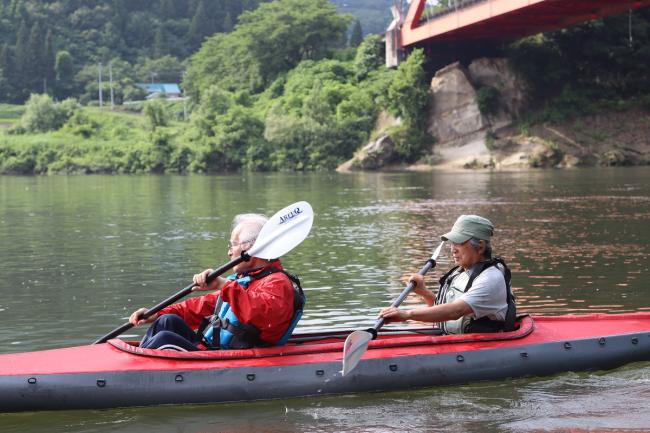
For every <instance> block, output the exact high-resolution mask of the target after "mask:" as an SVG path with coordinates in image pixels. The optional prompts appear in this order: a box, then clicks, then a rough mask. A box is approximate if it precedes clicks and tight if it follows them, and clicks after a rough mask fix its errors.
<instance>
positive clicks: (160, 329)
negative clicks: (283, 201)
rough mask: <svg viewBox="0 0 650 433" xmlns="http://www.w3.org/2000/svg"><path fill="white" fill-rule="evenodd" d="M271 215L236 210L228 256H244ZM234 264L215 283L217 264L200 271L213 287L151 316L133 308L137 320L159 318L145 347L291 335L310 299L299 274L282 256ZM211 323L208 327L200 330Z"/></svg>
mask: <svg viewBox="0 0 650 433" xmlns="http://www.w3.org/2000/svg"><path fill="white" fill-rule="evenodd" d="M266 221H267V218H266V217H264V216H263V215H257V214H243V215H238V216H236V217H235V219H234V221H233V227H234V228H233V230H232V233H231V235H230V241H229V242H228V256H229V257H231V258H234V257H239V256H240V255H241V253H242V252H243V251H246V250H247V249H249V248H251V247H252V246H253V244H254V242H255V239H256V238H257V236H258V234H259V233H260V231H261V230H262V227H263V226H264V224H265V223H266ZM233 270H234V271H235V274H233V275H231V276H230V277H229V278H223V277H218V278H215V279H214V280H213V281H211V282H210V283H209V284H206V279H207V276H208V275H209V274H210V273H211V272H212V269H206V270H205V271H203V272H201V273H199V274H196V275H194V279H193V281H194V283H195V284H196V287H195V288H194V290H196V291H211V292H212V293H209V294H206V295H203V296H201V297H195V298H190V299H188V300H186V301H184V302H180V303H177V304H173V305H170V306H168V307H166V308H164V309H162V310H161V311H160V312H158V313H157V314H154V315H153V316H151V317H149V318H148V319H142V314H143V313H144V312H145V311H147V309H146V308H140V309H138V310H136V311H135V312H133V314H131V317H130V318H129V322H130V323H131V324H133V325H136V326H137V325H142V324H145V323H151V322H154V323H153V324H152V325H151V327H150V328H149V330H148V331H147V333H146V335H145V336H144V338H143V339H142V342H141V343H140V347H142V348H148V349H171V350H178V351H195V350H201V349H204V348H210V349H218V348H220V349H242V348H249V347H253V346H267V345H274V344H278V343H280V344H281V343H282V342H283V341H285V340H286V339H287V338H288V336H289V335H287V334H290V332H291V330H292V329H293V327H295V324H296V322H297V319H299V317H296V309H300V310H302V304H303V303H304V298H303V296H304V295H303V294H302V290H301V289H300V285H299V282H298V280H297V278H295V277H293V276H292V275H290V274H288V273H287V272H285V271H284V270H283V268H282V264H281V263H280V260H277V259H276V260H265V259H261V258H259V257H251V258H250V260H248V261H245V262H242V263H239V264H238V265H236V266H235V267H234V268H233ZM296 299H297V300H298V301H302V302H295V300H296ZM210 316H211V320H210V321H209V322H208V321H207V320H206V319H207V318H208V317H210ZM206 324H207V325H208V326H207V330H204V329H198V332H197V331H196V330H197V328H203V327H204V326H202V325H206Z"/></svg>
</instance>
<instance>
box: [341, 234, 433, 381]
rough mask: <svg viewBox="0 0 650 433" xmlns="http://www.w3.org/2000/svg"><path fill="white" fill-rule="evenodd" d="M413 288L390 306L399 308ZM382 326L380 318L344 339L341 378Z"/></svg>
mask: <svg viewBox="0 0 650 433" xmlns="http://www.w3.org/2000/svg"><path fill="white" fill-rule="evenodd" d="M444 244H445V242H444V241H442V242H441V243H440V245H438V248H436V250H435V251H434V252H433V255H432V256H431V257H430V258H429V259H428V260H427V262H426V264H425V265H424V266H423V267H422V269H420V271H419V272H418V273H419V274H420V275H424V274H426V273H427V272H428V271H429V269H431V268H433V267H435V266H436V259H437V258H438V256H439V255H440V251H441V250H442V246H443V245H444ZM414 288H415V283H414V282H412V281H411V282H410V283H409V284H408V285H407V286H406V287H405V288H404V290H402V293H401V294H400V295H399V297H398V298H397V299H395V301H394V302H393V303H392V304H391V306H392V307H399V305H400V304H401V303H402V301H403V300H404V299H406V297H407V296H408V294H409V293H410V292H411V290H413V289H414ZM382 326H384V318H383V317H381V318H379V319H377V321H376V322H375V325H374V326H373V327H372V328H369V329H367V330H365V331H354V332H353V333H352V334H350V335H348V338H346V339H345V344H343V376H345V375H346V374H348V373H349V372H351V371H352V370H353V369H354V367H356V366H357V364H358V363H359V361H360V360H361V357H362V356H363V354H364V353H366V350H367V349H368V343H370V340H374V339H375V338H377V331H379V328H381V327H382Z"/></svg>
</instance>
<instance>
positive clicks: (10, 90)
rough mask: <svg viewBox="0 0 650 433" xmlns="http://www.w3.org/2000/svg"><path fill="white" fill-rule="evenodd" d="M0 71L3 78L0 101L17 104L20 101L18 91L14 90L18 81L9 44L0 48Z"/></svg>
mask: <svg viewBox="0 0 650 433" xmlns="http://www.w3.org/2000/svg"><path fill="white" fill-rule="evenodd" d="M0 70H2V76H3V78H4V86H3V91H2V93H0V95H2V96H0V101H3V102H19V101H20V99H21V96H20V91H18V90H17V89H16V87H15V86H16V84H17V83H18V80H17V79H16V64H15V61H14V55H13V50H12V48H11V47H10V46H9V44H7V43H5V44H3V45H2V48H0Z"/></svg>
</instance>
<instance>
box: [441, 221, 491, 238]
mask: <svg viewBox="0 0 650 433" xmlns="http://www.w3.org/2000/svg"><path fill="white" fill-rule="evenodd" d="M493 233H494V226H493V225H492V223H491V222H490V220H489V219H486V218H483V217H480V216H478V215H461V216H459V217H458V219H457V220H456V222H455V223H454V226H453V227H452V228H451V231H450V232H449V233H445V234H444V235H442V236H440V239H442V240H443V241H451V242H453V243H455V244H462V243H463V242H467V241H468V240H470V238H476V239H483V240H486V241H489V240H490V237H492V234H493Z"/></svg>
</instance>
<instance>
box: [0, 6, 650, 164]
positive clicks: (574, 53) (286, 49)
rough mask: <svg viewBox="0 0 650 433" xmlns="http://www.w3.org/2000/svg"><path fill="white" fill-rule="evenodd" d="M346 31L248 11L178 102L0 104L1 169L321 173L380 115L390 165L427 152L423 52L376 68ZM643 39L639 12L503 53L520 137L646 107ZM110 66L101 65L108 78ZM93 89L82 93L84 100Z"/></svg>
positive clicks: (493, 95)
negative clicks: (541, 126)
mask: <svg viewBox="0 0 650 433" xmlns="http://www.w3.org/2000/svg"><path fill="white" fill-rule="evenodd" d="M36 3H38V4H40V5H41V6H40V7H45V6H43V5H44V4H45V3H43V2H40V3H39V2H34V4H36ZM127 3H128V4H129V5H131V3H130V2H127ZM136 3H137V4H138V5H141V4H143V3H147V2H144V1H143V2H133V4H136ZM169 3H170V4H172V3H174V2H173V1H172V2H169ZM183 3H184V4H186V5H187V7H188V9H187V10H188V15H187V18H184V19H186V20H189V19H190V18H189V11H190V6H192V5H195V6H196V8H197V9H195V10H199V9H198V8H199V7H200V6H201V2H196V1H195V2H191V1H190V2H183ZM19 4H23V5H28V4H32V3H31V2H29V1H27V0H24V1H21V0H16V1H13V2H11V4H10V5H13V6H11V7H10V6H7V5H5V6H3V8H4V9H3V11H4V12H6V11H7V10H9V9H11V10H12V11H15V10H17V9H16V5H19ZM47 4H48V5H50V6H49V7H51V6H52V5H54V4H60V5H62V4H68V5H69V6H70V7H72V2H70V3H68V2H48V3H47ZM90 4H93V3H92V2H84V6H79V7H78V8H77V9H74V11H76V10H79V9H83V8H84V7H90V6H88V5H90ZM106 4H107V5H113V6H112V7H115V8H117V7H118V6H119V5H120V4H121V3H120V2H117V1H113V2H107V3H106ZM151 4H153V3H151ZM151 4H150V5H151ZM156 4H157V5H158V3H156ZM223 4H224V5H227V4H229V3H228V2H226V1H224V2H223ZM241 4H244V3H241ZM247 4H249V5H252V4H253V2H249V3H247ZM3 5H4V3H3ZM32 6H33V5H32ZM158 6H160V5H158ZM106 7H109V6H106ZM125 7H126V6H125ZM129 7H135V6H129ZM96 8H99V9H101V6H100V5H99V3H97V4H96ZM36 9H37V8H36ZM36 9H35V8H32V9H29V8H27V10H28V13H32V12H33V10H36ZM109 9H110V8H109ZM116 10H120V9H116ZM134 14H136V13H135V12H134ZM195 14H196V13H195ZM73 15H74V13H73ZM136 15H137V14H136ZM5 21H6V20H5ZM354 21H355V20H354V18H353V17H351V16H350V15H347V14H341V13H340V12H339V11H337V9H336V6H335V5H334V4H333V3H332V2H330V1H328V0H276V1H273V2H260V3H259V5H258V7H257V8H256V9H254V10H248V11H244V12H242V13H241V14H240V15H239V18H238V19H237V24H236V25H235V27H234V28H233V30H232V31H231V32H228V33H216V34H214V35H212V36H210V37H208V38H207V39H205V41H204V42H203V43H202V44H201V45H200V48H199V49H198V50H197V51H196V52H195V53H194V54H193V55H191V56H190V58H189V59H188V60H187V61H186V62H185V64H183V65H182V68H183V69H182V70H183V71H186V75H185V78H184V80H183V85H184V88H185V89H186V91H187V94H188V95H189V97H190V98H189V99H188V100H186V101H176V102H172V101H165V100H153V101H148V102H146V103H139V104H130V105H124V106H118V108H117V110H116V111H115V112H110V111H109V110H108V109H106V108H104V110H100V109H98V108H89V107H86V106H83V104H82V105H80V104H79V102H81V103H83V102H85V101H86V100H85V99H84V98H86V96H82V97H80V98H79V99H76V100H74V99H65V98H63V97H61V96H60V95H58V96H57V94H56V93H55V92H54V95H53V96H52V95H51V94H50V95H43V94H40V95H38V94H34V95H32V96H31V97H30V98H29V101H28V102H27V104H26V106H25V107H21V106H10V105H0V128H1V129H0V173H5V174H8V173H11V174H33V173H38V174H40V173H60V172H63V173H73V172H80V173H114V172H119V173H142V172H145V173H147V172H152V173H162V172H165V173H214V172H225V171H237V170H330V169H333V168H335V167H337V166H338V165H339V164H340V163H341V162H343V161H345V160H347V159H349V158H350V157H351V156H352V155H353V153H354V152H355V151H356V150H357V149H358V148H359V147H360V146H362V145H364V144H365V143H367V142H368V140H369V139H371V138H373V137H372V136H371V135H372V132H373V129H374V126H375V123H376V120H377V117H378V115H379V113H381V112H383V111H388V112H391V113H392V114H393V115H395V116H397V117H399V118H400V119H401V123H400V124H399V125H398V126H394V127H393V128H392V129H391V130H390V131H389V132H390V135H391V137H392V138H393V141H394V142H395V148H396V149H395V150H396V157H395V162H397V163H409V162H412V161H415V160H417V159H418V158H421V157H423V156H426V153H427V152H428V151H430V150H431V146H432V142H433V138H432V137H431V136H429V135H428V134H427V133H426V131H427V124H426V122H427V119H426V113H427V104H428V103H429V93H428V87H429V82H430V78H431V76H430V75H427V74H429V73H431V72H432V71H428V69H427V68H426V59H425V57H424V55H423V52H422V51H421V50H414V51H413V52H412V53H411V55H410V56H409V57H408V59H407V60H406V61H405V62H404V63H403V64H402V65H401V66H400V67H399V68H398V69H397V70H388V69H386V68H385V67H384V52H383V43H382V41H381V38H380V37H379V36H377V35H370V36H367V37H366V38H365V39H364V40H363V42H362V43H361V44H360V45H359V46H358V47H354V46H348V45H349V29H350V28H351V26H352V25H353V24H354ZM14 24H15V23H14ZM3 25H7V24H6V22H4V24H3ZM188 28H189V27H188ZM649 29H650V14H649V11H648V9H643V10H640V11H635V12H634V16H633V21H632V27H631V28H630V27H629V26H628V17H627V16H619V17H612V18H608V19H604V20H598V21H594V22H590V23H587V24H584V25H582V26H577V27H574V28H572V29H568V30H563V31H559V32H554V33H551V34H546V35H538V36H535V37H531V38H527V39H524V40H521V41H518V42H516V43H513V44H509V45H506V46H504V47H502V52H503V54H504V55H507V56H508V57H509V59H510V60H511V62H512V63H513V64H514V65H515V67H516V68H517V69H518V70H519V72H520V73H521V74H522V75H523V76H524V77H525V78H526V79H527V81H528V82H529V84H530V87H531V89H532V92H531V96H532V97H531V101H530V104H529V107H528V109H527V110H526V112H525V113H524V115H523V118H522V125H521V128H522V129H525V128H530V126H531V125H534V124H536V123H540V122H547V121H550V120H553V119H570V118H571V117H572V116H579V115H584V114H586V113H594V112H598V111H599V110H603V109H625V108H629V107H637V108H639V109H647V108H644V107H648V106H649V105H650V104H649V103H648V100H649V99H650V97H649V96H648V94H649V89H648V85H647V83H648V82H650V81H648V79H649V78H650V77H648V74H649V72H648V69H647V67H646V65H647V64H650V32H649ZM630 32H631V33H632V35H633V39H632V41H630V38H629V35H630ZM2 34H3V35H5V33H2ZM6 45H7V43H5V46H6ZM97 47H98V48H97V50H98V52H99V51H101V47H102V45H101V44H99V45H98V46H97ZM131 49H132V50H134V51H133V53H132V55H133V56H134V57H127V56H126V54H125V55H124V60H121V61H122V62H124V63H122V65H123V67H124V68H125V69H129V70H130V69H133V66H132V65H131V66H128V65H130V63H128V62H129V60H128V59H136V60H135V61H136V62H138V61H139V60H137V59H141V57H139V56H141V55H143V53H142V52H138V49H137V47H135V46H134V47H132V48H131ZM145 51H146V50H145ZM170 56H171V54H165V55H163V57H160V58H156V59H150V60H148V61H150V62H163V61H165V62H166V61H169V62H170V67H169V69H168V70H173V67H172V66H171V65H173V64H176V63H175V62H176V61H175V60H173V59H170ZM120 64H121V63H120V62H119V61H117V60H116V61H115V62H114V63H113V65H114V71H115V70H116V69H117V70H119V68H118V67H119V65H120ZM144 64H146V61H145V63H144ZM136 69H137V68H136ZM81 72H82V71H80V73H81ZM86 72H88V74H90V72H92V71H91V70H90V69H89V70H87V71H86ZM3 74H4V72H3ZM77 76H79V74H77ZM88 76H90V75H88ZM2 77H3V76H2V75H0V87H2V86H5V87H4V88H5V89H6V88H7V86H8V85H9V86H10V84H8V82H7V80H6V79H4V81H3V78H2ZM89 83H91V82H89ZM125 88H126V87H125ZM96 90H97V88H96V87H95V88H94V89H93V87H92V85H91V84H88V87H87V88H86V91H87V92H86V93H85V94H84V95H92V94H94V93H93V92H95V91H96ZM488 90H489V89H488ZM48 92H49V93H52V92H50V91H48ZM32 93H41V92H32ZM484 93H485V95H483V96H485V97H486V98H487V99H486V100H485V101H483V102H484V104H483V105H484V106H486V107H489V106H492V105H493V103H496V104H498V99H499V94H498V89H496V90H495V91H491V92H484ZM125 94H126V91H125V93H124V95H125ZM87 97H89V96H87Z"/></svg>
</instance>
